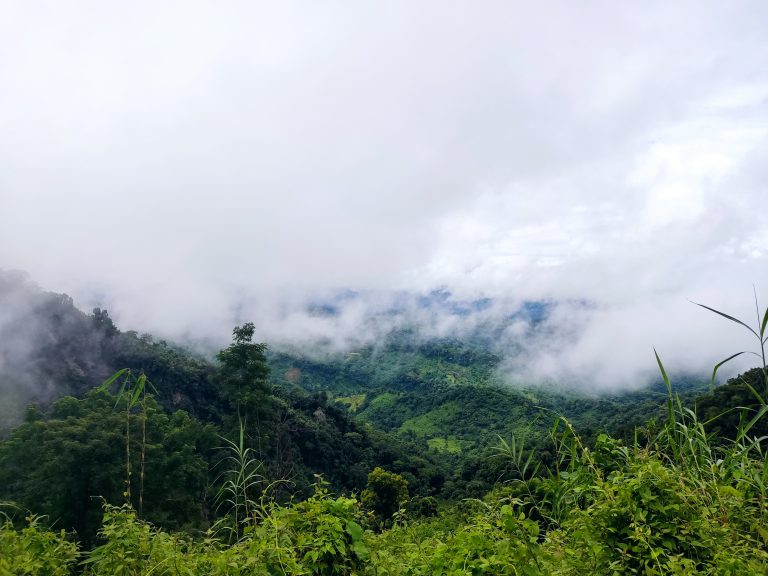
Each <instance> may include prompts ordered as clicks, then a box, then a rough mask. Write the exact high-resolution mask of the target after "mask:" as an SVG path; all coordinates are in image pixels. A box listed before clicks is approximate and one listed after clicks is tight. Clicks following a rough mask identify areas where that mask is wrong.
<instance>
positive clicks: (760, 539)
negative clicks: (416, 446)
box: [0, 393, 768, 576]
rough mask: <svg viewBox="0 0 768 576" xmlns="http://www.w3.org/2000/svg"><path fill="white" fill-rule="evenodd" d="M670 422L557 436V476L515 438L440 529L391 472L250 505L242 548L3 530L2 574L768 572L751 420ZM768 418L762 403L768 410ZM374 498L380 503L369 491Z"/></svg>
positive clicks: (130, 516)
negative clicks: (593, 435) (635, 431)
mask: <svg viewBox="0 0 768 576" xmlns="http://www.w3.org/2000/svg"><path fill="white" fill-rule="evenodd" d="M667 407H668V418H667V420H666V421H665V422H664V423H663V424H662V425H661V426H660V429H659V430H658V432H656V433H655V434H653V436H652V437H650V438H648V440H647V441H645V442H643V443H640V442H635V443H633V444H631V445H626V444H624V443H623V442H620V441H617V440H614V439H611V438H609V437H608V436H605V435H601V436H599V437H598V439H597V442H596V444H595V446H594V447H593V449H588V448H587V447H586V446H584V444H583V443H582V441H581V438H580V437H579V436H578V435H577V433H576V432H575V431H574V429H573V427H572V426H571V425H570V423H569V422H568V421H566V420H563V419H558V420H557V421H556V422H555V424H554V426H553V427H552V428H551V434H552V437H553V439H554V440H555V442H556V450H555V451H556V454H557V457H556V465H555V466H553V467H551V468H544V467H542V466H540V465H539V464H538V463H537V460H536V455H535V454H534V453H531V452H529V451H527V450H526V449H525V447H524V446H523V445H520V444H519V443H517V442H515V441H514V440H510V441H508V442H502V443H501V444H500V446H499V447H498V450H497V458H499V459H500V460H501V461H502V462H503V463H504V466H505V468H506V470H507V472H508V479H507V480H506V481H505V482H502V483H500V484H499V485H498V486H497V487H496V489H495V490H494V491H493V492H491V493H489V494H488V495H487V496H486V497H485V498H484V499H483V500H481V501H468V502H465V503H457V504H455V505H454V506H452V507H450V508H449V509H448V510H445V511H443V512H441V513H440V515H439V516H438V517H436V518H415V517H413V516H411V515H409V513H408V512H407V511H406V510H407V507H406V510H403V511H400V512H396V513H394V515H393V516H394V522H395V523H394V525H392V526H389V524H388V523H386V522H384V523H382V516H384V515H390V514H391V513H392V511H393V510H396V509H397V506H394V507H392V505H393V504H397V503H400V505H402V503H403V501H404V498H405V493H407V490H406V492H404V489H405V483H404V481H403V480H402V479H401V478H399V477H398V476H397V475H391V474H389V473H387V472H385V471H383V470H381V469H377V470H374V471H373V472H372V473H371V475H369V489H368V490H367V491H366V492H364V493H363V503H365V502H368V505H369V506H372V507H373V508H367V506H361V502H360V501H359V500H358V499H357V498H355V497H334V496H332V495H330V494H329V493H328V492H327V490H326V488H325V486H324V485H322V484H320V485H317V486H316V487H315V493H314V495H313V496H312V497H310V498H309V499H307V500H306V501H304V502H300V503H297V504H293V505H279V504H277V503H275V502H274V501H272V500H267V501H264V500H259V501H253V502H251V506H253V512H252V513H251V514H250V515H249V516H247V517H246V518H245V519H244V522H243V530H242V532H241V533H240V535H239V537H238V538H237V539H236V540H235V541H233V542H231V541H230V540H229V539H227V538H223V537H222V532H221V531H218V532H217V530H216V529H215V528H214V529H213V530H211V531H209V532H208V534H207V535H205V536H204V537H200V538H190V537H188V536H184V535H181V534H173V533H168V532H164V531H159V530H157V529H155V528H154V527H152V526H151V525H150V524H148V523H146V522H144V521H141V520H139V519H138V518H137V517H136V513H135V512H134V510H133V509H132V508H131V507H130V506H128V505H124V506H122V507H114V506H106V507H105V513H104V519H103V524H102V527H101V529H100V539H99V542H98V545H97V546H96V547H95V548H93V549H92V550H88V551H83V550H79V549H78V548H77V547H76V546H75V544H73V543H72V542H70V541H69V540H68V539H67V536H66V534H64V533H59V532H49V531H47V530H45V529H44V528H42V527H41V525H40V522H39V520H36V519H32V520H30V521H29V522H28V524H27V525H26V527H25V528H23V529H22V530H21V531H17V529H16V528H14V526H13V525H12V524H11V523H10V521H8V522H6V524H5V525H4V527H3V528H2V529H0V573H2V574H62V575H64V574H74V572H75V570H76V569H78V568H84V569H85V573H86V574H88V575H110V576H111V575H114V574H131V575H146V576H149V575H150V574H153V575H157V574H159V575H171V574H174V575H175V574H193V575H198V574H200V575H202V574H210V575H219V574H220V575H233V574H253V575H263V576H272V575H276V574H277V575H297V574H308V575H309V574H313V575H354V574H357V575H377V576H380V575H391V576H406V575H408V576H411V575H425V576H426V575H429V576H442V575H445V576H449V575H457V576H458V575H481V574H487V575H518V574H526V575H530V576H534V575H569V576H570V575H573V576H576V575H582V574H606V575H607V574H611V575H614V574H618V575H621V574H626V575H630V574H680V575H694V574H718V575H719V574H722V575H726V574H764V573H766V571H768V546H766V543H767V541H768V531H767V530H766V519H767V517H766V514H767V503H768V466H766V463H765V458H764V448H763V447H762V441H763V440H761V439H759V438H753V437H751V436H750V432H751V430H752V426H753V424H751V423H752V421H753V419H747V418H746V417H745V418H744V419H743V420H742V424H741V426H740V428H739V430H738V433H737V434H736V437H737V439H736V440H732V441H724V442H720V441H717V440H716V439H714V438H712V437H710V436H709V435H708V434H707V432H706V429H705V426H704V424H703V423H702V422H700V421H699V420H698V419H697V418H696V416H695V414H694V413H693V412H692V411H690V410H688V409H686V408H685V407H684V406H683V405H682V403H681V402H680V400H679V397H677V396H674V395H673V394H672V393H670V395H669V398H668V405H667ZM767 407H768V405H763V408H764V409H763V410H761V412H765V411H766V410H765V408H767ZM376 490H378V491H379V492H380V495H379V496H374V495H373V492H374V491H376ZM387 502H389V504H387Z"/></svg>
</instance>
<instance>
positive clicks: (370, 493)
mask: <svg viewBox="0 0 768 576" xmlns="http://www.w3.org/2000/svg"><path fill="white" fill-rule="evenodd" d="M360 496H361V499H362V502H363V505H364V506H365V507H366V508H368V509H369V510H371V511H372V512H373V513H374V514H375V515H376V516H377V518H378V520H379V521H380V522H386V521H387V520H389V519H390V518H392V515H393V514H394V513H395V512H397V511H398V510H399V509H400V508H401V507H402V505H403V504H405V503H406V502H407V501H408V481H407V480H406V479H405V478H403V477H402V476H400V474H395V473H394V472H387V471H386V470H384V469H382V468H379V467H378V466H377V467H376V468H374V469H373V470H372V471H371V473H370V474H368V486H367V487H366V489H365V490H363V493H362V494H361V495H360Z"/></svg>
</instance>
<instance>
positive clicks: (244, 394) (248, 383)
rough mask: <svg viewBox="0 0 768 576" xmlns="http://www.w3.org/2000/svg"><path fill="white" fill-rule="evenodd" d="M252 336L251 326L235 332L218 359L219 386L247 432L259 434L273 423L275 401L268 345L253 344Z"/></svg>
mask: <svg viewBox="0 0 768 576" xmlns="http://www.w3.org/2000/svg"><path fill="white" fill-rule="evenodd" d="M253 333H254V325H253V323H252V322H248V323H246V324H243V325H242V326H236V327H235V329H234V330H232V340H233V342H232V344H230V345H229V346H228V347H227V348H225V349H224V350H221V351H220V352H219V353H218V354H217V355H216V358H217V359H218V361H219V364H220V368H219V373H218V382H219V385H220V387H221V392H222V396H224V398H225V400H226V401H227V402H228V403H229V404H230V406H231V407H232V408H233V409H234V410H235V412H236V413H237V418H238V420H239V421H241V422H242V423H243V426H244V427H245V429H246V430H247V431H249V430H250V429H251V426H255V427H256V430H257V432H260V431H261V429H262V428H263V425H264V424H265V422H266V421H269V420H270V419H271V415H272V404H273V398H272V395H271V388H270V385H269V380H268V378H269V366H268V364H267V358H266V355H265V352H266V350H267V345H266V344H264V343H254V342H252V340H253ZM238 426H239V424H238Z"/></svg>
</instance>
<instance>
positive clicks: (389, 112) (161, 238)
mask: <svg viewBox="0 0 768 576" xmlns="http://www.w3.org/2000/svg"><path fill="white" fill-rule="evenodd" d="M767 12H768V8H767V7H766V6H765V5H764V3H761V2H736V3H729V4H728V6H724V5H721V4H719V3H715V2H704V3H701V2H682V3H675V4H674V5H672V4H670V3H666V2H650V3H643V5H642V6H641V5H637V6H631V5H626V4H618V3H613V2H593V3H586V4H584V3H580V4H575V3H571V2H553V3H547V4H537V5H535V6H534V5H532V4H529V3H528V4H526V3H490V4H483V5H482V6H479V5H476V4H470V3H445V2H424V3H419V4H413V3H406V2H388V3H385V4H375V5H374V4H360V3H346V2H336V3H323V4H316V3H309V2H282V3H279V4H273V5H270V4H267V3H259V2H231V3H227V4H226V5H222V4H221V3H213V2H184V3H181V2H167V3H163V4H162V5H158V4H157V3H149V2H134V3H131V4H125V5H117V4H105V3H101V2H89V1H80V2H70V3H67V4H61V3H57V2H39V3H33V2H22V1H18V2H14V1H12V2H6V3H4V4H2V5H0V85H1V86H2V87H3V89H2V90H1V91H0V267H4V268H24V269H26V270H28V271H29V272H30V273H31V274H32V276H33V277H34V278H35V279H36V280H38V281H39V282H40V283H41V284H43V285H44V286H46V287H47V288H50V289H57V290H66V291H68V292H70V293H73V295H75V296H76V298H77V300H78V301H79V302H81V303H82V304H84V305H87V304H90V303H92V302H93V303H96V302H98V303H103V304H107V305H108V306H109V307H110V309H111V310H112V311H113V314H114V315H115V316H116V317H117V318H118V319H119V320H120V323H121V325H123V326H124V327H127V328H137V329H139V330H153V331H157V332H161V333H166V334H170V335H173V334H185V333H190V332H193V333H201V334H202V333H205V334H206V335H207V336H210V337H212V338H213V339H214V340H217V339H226V338H227V335H228V333H229V328H230V326H231V324H232V322H233V321H234V320H236V319H242V318H240V317H241V315H242V314H245V313H249V312H250V313H253V314H258V315H260V317H261V318H263V319H264V320H263V324H264V326H265V330H266V327H267V326H268V327H269V330H268V331H267V332H265V336H266V337H270V336H275V337H277V336H281V337H282V336H285V335H290V334H297V335H300V336H302V337H304V336H307V335H314V334H320V333H323V334H326V333H328V332H333V331H334V330H337V331H354V330H355V329H356V320H355V319H356V318H358V317H361V316H358V315H350V317H349V320H348V321H346V320H345V322H346V323H345V324H344V325H342V326H336V325H330V326H329V325H327V322H326V323H325V324H324V323H323V322H320V321H318V320H316V319H315V320H310V319H307V318H303V317H301V316H297V315H295V314H293V313H292V312H290V311H289V312H286V313H283V312H284V310H285V309H288V308H290V306H289V304H290V303H291V302H297V301H301V300H302V299H304V298H305V297H306V296H308V295H310V296H311V295H314V294H316V293H319V292H324V291H328V290H332V289H334V288H339V287H351V288H355V289H357V288H362V289H371V290H373V291H382V292H386V291H388V290H396V289H415V290H426V289H430V288H432V287H434V286H438V285H446V286H449V287H451V289H453V290H454V291H456V292H457V293H458V294H461V295H473V294H488V295H494V296H499V295H504V296H508V297H511V298H513V299H515V300H517V301H519V300H520V299H524V298H555V299H577V300H578V299H590V300H593V301H594V302H596V304H597V305H598V307H599V309H600V310H602V311H603V312H601V313H600V314H599V315H596V316H594V317H591V319H589V320H588V321H587V320H585V321H584V322H585V323H584V327H583V335H582V336H581V337H580V338H583V341H582V340H579V342H582V343H581V344H579V346H581V348H579V355H578V359H577V358H576V356H573V357H572V364H573V368H574V370H575V369H576V368H578V367H580V366H581V368H583V369H586V368H585V367H586V366H587V365H589V366H592V365H593V364H594V365H597V366H599V367H598V368H594V369H592V368H591V371H592V373H604V374H605V378H604V379H605V380H611V378H612V377H613V376H612V374H614V371H615V370H616V368H615V366H616V365H617V362H618V361H619V360H620V361H621V362H622V363H624V364H627V362H628V363H629V364H632V365H633V366H640V365H641V364H642V365H644V366H646V365H648V355H647V350H643V351H642V352H641V351H640V348H642V347H643V346H644V345H645V344H644V342H645V341H643V342H642V343H641V342H640V341H636V340H633V339H632V338H630V337H629V335H628V334H627V333H621V332H620V331H617V330H616V322H619V320H620V319H627V318H629V317H632V318H635V317H636V316H637V317H639V318H640V319H642V320H643V322H644V324H647V326H646V327H645V329H644V330H647V333H648V334H649V335H650V334H651V333H654V331H656V330H658V331H664V330H666V328H662V327H661V326H655V325H653V324H652V322H655V321H660V320H661V319H660V318H657V316H656V315H654V314H652V313H651V312H650V311H649V309H650V310H653V309H663V310H664V311H665V314H671V315H673V317H677V315H678V314H679V315H680V316H679V317H680V318H683V317H686V318H687V315H688V314H689V313H688V312H687V311H681V312H675V310H676V308H677V306H678V304H677V303H678V302H679V303H680V304H679V305H680V307H681V308H682V309H684V310H687V308H686V305H685V298H687V297H692V298H701V299H703V300H707V301H709V302H712V303H716V304H722V305H723V306H737V305H739V304H738V303H739V302H741V301H742V300H743V298H742V295H743V294H744V293H745V289H746V292H748V288H749V286H750V285H751V284H752V283H755V284H757V285H758V286H759V287H763V288H765V287H766V286H768V277H767V275H768V272H766V270H768V267H766V266H765V259H766V257H768V254H767V253H766V245H767V244H768V242H767V240H768V239H766V237H765V234H764V233H763V232H762V230H763V228H764V225H763V222H762V212H763V211H762V210H761V205H762V203H763V202H764V199H765V198H766V197H768V191H766V186H767V185H766V182H767V181H768V180H766V176H768V173H767V170H768V169H766V165H767V164H766V162H765V160H766V156H767V154H766V152H768V140H767V139H766V134H767V133H768V100H767V98H768V84H766V73H767V72H768V70H766V68H765V65H764V62H766V61H768V40H767V39H766V36H765V31H764V25H763V23H764V22H765V21H766V17H768V13H767ZM243 302H246V303H248V304H247V305H246V304H243ZM286 302H287V303H286ZM636 302H647V303H649V304H648V305H647V306H648V308H649V309H645V308H638V306H637V305H636ZM654 303H656V304H654ZM671 303H674V305H673V304H671ZM635 313H636V315H635ZM255 319H256V318H255ZM674 324H675V325H680V322H676V323H674ZM644 333H645V332H644ZM698 337H700V338H701V339H704V338H705V335H703V334H700V335H699V336H698ZM707 337H709V336H708V335H707ZM714 338H715V340H716V341H717V342H718V344H724V342H722V341H721V339H720V337H719V336H718V335H715V336H714ZM601 339H605V340H610V341H612V342H614V341H615V342H624V344H623V345H622V350H624V351H625V352H623V354H626V358H625V357H622V356H620V355H616V356H614V357H613V358H617V359H618V360H616V361H614V359H613V358H601V356H600V353H599V352H600V347H599V346H597V343H598V342H599V341H600V340H601ZM684 341H685V340H684V338H681V341H680V343H679V344H678V345H677V346H673V345H672V343H670V347H671V348H675V349H678V348H679V349H680V350H681V352H680V358H681V361H682V360H684V359H685V354H684V353H683V351H682V349H683V348H684V347H685V346H686V345H685V344H683V343H682V342H684ZM590 342H593V343H594V345H592V344H590ZM641 344H642V345H641ZM689 348H690V347H689ZM635 354H637V355H635ZM630 356H631V358H633V359H637V362H634V361H633V362H629V358H630ZM651 367H652V365H651ZM542 370H543V368H542Z"/></svg>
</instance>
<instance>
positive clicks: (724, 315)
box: [690, 300, 760, 338]
mask: <svg viewBox="0 0 768 576" xmlns="http://www.w3.org/2000/svg"><path fill="white" fill-rule="evenodd" d="M690 302H691V304H696V306H701V307H702V308H706V309H707V310H709V311H710V312H714V313H715V314H719V315H720V316H722V317H723V318H727V319H728V320H730V321H731V322H736V323H737V324H741V325H742V326H744V328H746V329H747V330H749V331H750V332H752V334H754V335H755V336H757V337H758V338H760V336H758V335H757V332H755V331H754V330H753V329H752V328H751V327H750V326H748V325H747V324H744V322H742V321H741V320H739V319H738V318H734V317H733V316H729V315H728V314H726V313H725V312H720V310H715V309H714V308H710V307H709V306H705V305H704V304H699V303H698V302H694V301H693V300H690Z"/></svg>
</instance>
